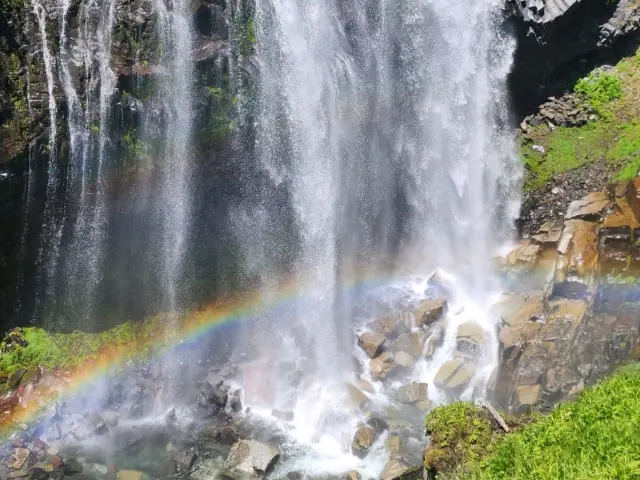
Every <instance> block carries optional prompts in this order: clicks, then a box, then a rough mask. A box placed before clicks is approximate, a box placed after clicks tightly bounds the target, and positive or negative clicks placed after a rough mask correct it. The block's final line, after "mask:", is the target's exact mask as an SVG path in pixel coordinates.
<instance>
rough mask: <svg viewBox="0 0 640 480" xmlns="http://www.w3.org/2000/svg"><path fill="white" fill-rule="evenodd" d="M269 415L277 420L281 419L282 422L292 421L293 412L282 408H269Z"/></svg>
mask: <svg viewBox="0 0 640 480" xmlns="http://www.w3.org/2000/svg"><path fill="white" fill-rule="evenodd" d="M271 416H272V417H275V418H277V419H278V420H282V421H283V422H293V418H294V417H293V412H288V411H284V410H276V409H274V410H271Z"/></svg>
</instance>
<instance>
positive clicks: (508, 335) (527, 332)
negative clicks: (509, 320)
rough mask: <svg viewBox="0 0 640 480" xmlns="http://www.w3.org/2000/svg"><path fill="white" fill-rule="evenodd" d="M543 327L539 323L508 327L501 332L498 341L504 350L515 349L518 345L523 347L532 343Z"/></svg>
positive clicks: (518, 324)
mask: <svg viewBox="0 0 640 480" xmlns="http://www.w3.org/2000/svg"><path fill="white" fill-rule="evenodd" d="M540 328H541V325H540V324H539V323H534V322H529V323H517V324H515V325H513V326H507V327H504V328H502V330H500V334H499V336H498V339H499V340H500V343H501V345H502V348H503V349H504V350H508V349H510V348H513V347H514V346H516V345H522V344H525V343H528V342H530V341H532V340H533V339H534V338H535V337H536V335H537V334H538V332H539V331H540Z"/></svg>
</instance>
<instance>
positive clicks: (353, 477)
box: [344, 470, 362, 480]
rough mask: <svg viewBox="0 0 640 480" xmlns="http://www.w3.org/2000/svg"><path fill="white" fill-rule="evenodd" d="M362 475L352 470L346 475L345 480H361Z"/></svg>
mask: <svg viewBox="0 0 640 480" xmlns="http://www.w3.org/2000/svg"><path fill="white" fill-rule="evenodd" d="M361 479H362V475H360V474H359V473H358V472H357V471H355V470H351V471H350V472H347V473H345V474H344V480H361Z"/></svg>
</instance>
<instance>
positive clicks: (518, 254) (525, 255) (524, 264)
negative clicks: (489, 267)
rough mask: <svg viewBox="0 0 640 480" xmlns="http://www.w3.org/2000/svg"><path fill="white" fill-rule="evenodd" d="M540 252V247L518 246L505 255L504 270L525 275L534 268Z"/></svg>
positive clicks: (532, 245) (531, 245)
mask: <svg viewBox="0 0 640 480" xmlns="http://www.w3.org/2000/svg"><path fill="white" fill-rule="evenodd" d="M541 252H542V248H541V247H540V245H536V244H528V243H525V244H524V245H520V246H518V247H517V248H515V249H514V250H512V251H511V252H509V253H508V254H507V256H506V258H505V259H504V268H505V269H507V270H510V271H514V272H516V273H527V272H529V271H531V270H532V269H533V268H534V267H535V266H536V264H537V263H538V260H539V258H540V253H541Z"/></svg>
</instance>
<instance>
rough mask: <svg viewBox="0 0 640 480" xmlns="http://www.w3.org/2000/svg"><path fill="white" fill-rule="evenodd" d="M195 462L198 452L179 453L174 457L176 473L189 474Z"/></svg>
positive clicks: (186, 451)
mask: <svg viewBox="0 0 640 480" xmlns="http://www.w3.org/2000/svg"><path fill="white" fill-rule="evenodd" d="M195 460H196V452H194V451H193V450H184V451H182V452H178V453H177V454H176V455H175V456H174V463H175V467H176V473H178V474H183V475H184V474H187V473H189V472H190V471H191V467H192V466H193V462H195Z"/></svg>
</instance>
